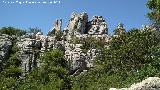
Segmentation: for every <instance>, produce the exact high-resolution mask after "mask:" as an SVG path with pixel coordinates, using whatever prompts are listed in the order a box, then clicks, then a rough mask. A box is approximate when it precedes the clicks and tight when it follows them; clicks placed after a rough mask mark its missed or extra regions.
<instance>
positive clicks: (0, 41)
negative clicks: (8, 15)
mask: <svg viewBox="0 0 160 90" xmlns="http://www.w3.org/2000/svg"><path fill="white" fill-rule="evenodd" d="M11 46H12V37H11V36H9V35H6V34H2V35H0V62H2V61H3V60H6V59H7V58H8V57H9V56H8V55H9V51H10V49H11Z"/></svg>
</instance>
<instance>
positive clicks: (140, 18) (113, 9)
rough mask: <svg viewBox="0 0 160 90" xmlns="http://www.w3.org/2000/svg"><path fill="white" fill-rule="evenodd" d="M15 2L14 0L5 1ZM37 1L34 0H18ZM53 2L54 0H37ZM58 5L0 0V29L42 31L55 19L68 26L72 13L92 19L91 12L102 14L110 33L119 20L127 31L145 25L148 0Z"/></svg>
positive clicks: (76, 0)
mask: <svg viewBox="0 0 160 90" xmlns="http://www.w3.org/2000/svg"><path fill="white" fill-rule="evenodd" d="M4 1H9V2H15V1H17V0H4ZM18 1H35V2H36V1H37V0H18ZM38 1H41V2H43V1H47V2H49V1H54V0H38ZM58 1H61V3H60V4H22V5H20V4H18V3H15V4H5V3H4V2H3V0H1V1H0V28H1V27H4V26H13V27H16V28H21V29H28V28H30V27H39V28H40V29H42V31H43V32H44V34H46V33H47V32H48V30H49V29H50V28H51V27H52V25H53V22H54V20H56V19H62V20H63V27H65V26H66V25H67V22H68V20H69V18H70V15H71V13H72V12H77V13H81V12H87V13H88V15H89V19H90V20H91V18H92V16H93V15H100V16H103V17H104V18H105V20H106V22H107V24H108V28H109V32H110V33H112V31H113V29H114V28H115V27H116V26H117V24H118V23H119V22H122V23H123V24H124V26H125V28H126V29H127V30H129V29H131V28H140V27H141V26H142V25H144V24H148V23H149V20H148V18H147V17H146V13H147V12H148V11H149V10H148V9H147V7H146V6H145V4H146V2H147V0H58Z"/></svg>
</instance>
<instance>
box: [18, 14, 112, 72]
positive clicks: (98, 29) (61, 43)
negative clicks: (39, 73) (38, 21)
mask: <svg viewBox="0 0 160 90" xmlns="http://www.w3.org/2000/svg"><path fill="white" fill-rule="evenodd" d="M61 26H62V20H56V21H55V23H54V26H53V28H52V29H51V31H49V33H48V36H44V35H43V34H42V33H41V32H38V33H36V34H35V33H28V34H27V35H24V36H22V37H20V38H19V41H18V42H17V46H18V48H20V49H21V50H20V52H19V58H20V59H21V60H22V69H23V71H24V72H28V71H30V70H32V68H34V67H36V66H38V65H39V63H38V57H40V55H42V54H43V53H44V52H45V51H47V50H49V49H54V48H58V49H61V50H62V51H64V53H65V55H64V57H65V59H66V60H67V61H68V62H69V63H68V64H69V65H70V72H71V74H74V73H77V72H81V71H83V70H86V69H87V68H89V67H93V60H94V59H95V57H97V56H98V55H100V52H101V51H100V50H98V49H96V48H94V47H92V48H90V49H89V50H88V51H87V52H83V50H82V48H81V47H82V46H83V44H82V43H76V44H74V43H72V42H71V41H72V39H73V37H75V38H78V39H80V41H83V39H86V38H89V37H94V38H96V39H99V40H103V41H105V42H108V41H109V37H108V35H107V32H108V31H107V30H108V29H107V24H106V22H105V20H104V19H103V17H102V16H94V17H93V20H91V21H88V15H87V13H85V12H83V13H81V14H77V13H72V15H71V17H70V20H69V24H68V26H67V27H66V28H65V29H64V31H63V32H62V31H61ZM61 34H62V35H61Z"/></svg>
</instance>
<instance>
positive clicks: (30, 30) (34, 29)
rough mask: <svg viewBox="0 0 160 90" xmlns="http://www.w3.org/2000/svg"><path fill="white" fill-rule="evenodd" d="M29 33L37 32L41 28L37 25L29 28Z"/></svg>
mask: <svg viewBox="0 0 160 90" xmlns="http://www.w3.org/2000/svg"><path fill="white" fill-rule="evenodd" d="M28 32H29V33H34V34H36V33H38V32H41V29H39V28H38V27H34V28H29V31H28Z"/></svg>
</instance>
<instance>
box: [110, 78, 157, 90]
mask: <svg viewBox="0 0 160 90" xmlns="http://www.w3.org/2000/svg"><path fill="white" fill-rule="evenodd" d="M109 90H160V78H159V77H149V78H147V79H145V80H143V81H142V82H140V83H137V84H133V85H131V87H129V88H122V89H116V88H111V89H109Z"/></svg>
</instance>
